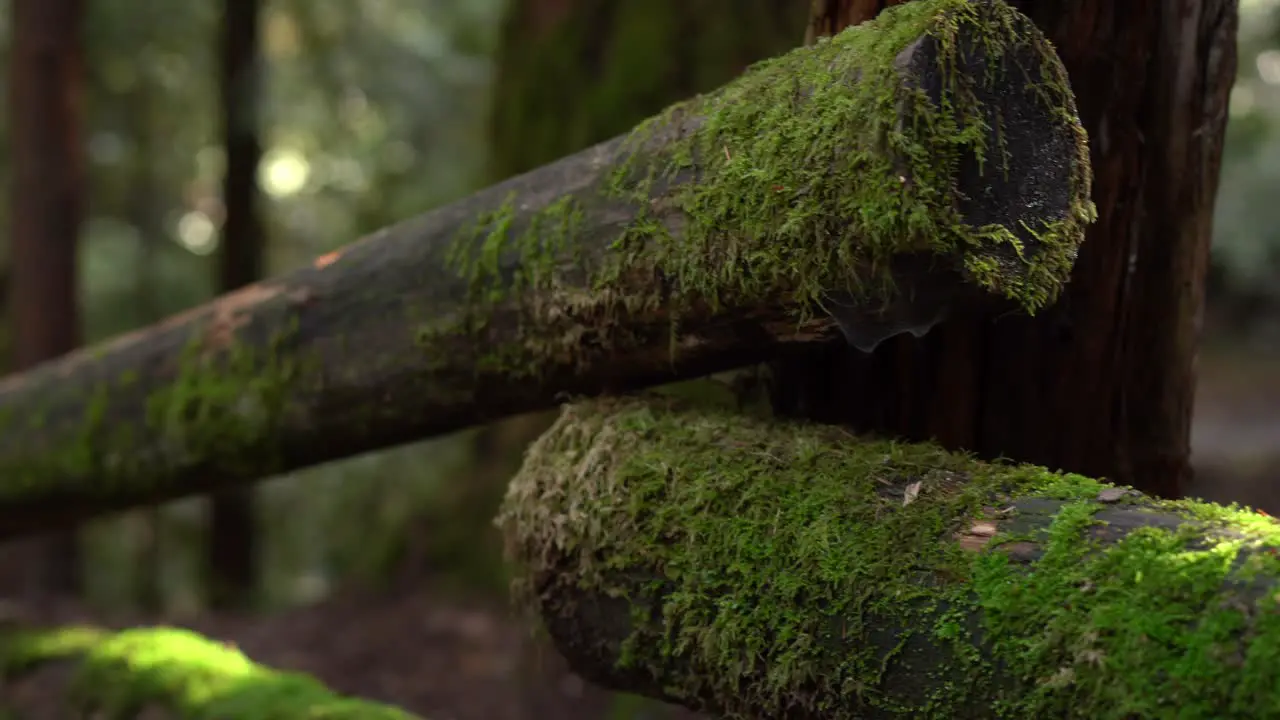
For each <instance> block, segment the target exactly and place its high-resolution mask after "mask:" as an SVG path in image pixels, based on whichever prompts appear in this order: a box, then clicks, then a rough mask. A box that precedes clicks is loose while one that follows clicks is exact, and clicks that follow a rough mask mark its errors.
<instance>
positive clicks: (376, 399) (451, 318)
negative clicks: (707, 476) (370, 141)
mask: <svg viewBox="0 0 1280 720" xmlns="http://www.w3.org/2000/svg"><path fill="white" fill-rule="evenodd" d="M1089 182H1090V180H1089V166H1088V159H1087V148H1086V143H1085V138H1084V135H1083V131H1082V130H1081V128H1080V125H1079V123H1078V122H1077V120H1076V117H1075V108H1074V105H1073V99H1072V95H1071V91H1070V88H1069V87H1068V85H1067V81H1066V77H1065V74H1064V72H1063V69H1062V66H1061V65H1060V63H1059V62H1058V60H1057V57H1056V55H1055V54H1054V52H1053V49H1052V48H1051V47H1050V46H1049V44H1048V43H1047V42H1046V41H1045V39H1044V37H1043V36H1042V35H1041V34H1040V33H1039V32H1038V31H1037V30H1036V29H1035V28H1034V27H1033V26H1032V25H1031V24H1030V22H1029V21H1027V20H1026V19H1025V18H1024V17H1023V16H1022V15H1020V14H1018V13H1016V12H1015V11H1013V10H1011V9H1010V8H1009V7H1008V6H1006V5H1004V4H1003V3H1001V2H998V1H996V0H990V1H987V0H984V1H982V2H973V3H970V2H967V1H966V0H923V1H922V2H916V3H910V4H908V5H905V6H903V7H901V8H899V9H897V10H896V11H894V12H891V13H886V14H885V16H884V17H883V18H881V19H880V20H878V21H877V22H876V23H873V24H868V25H865V26H861V27H858V28H853V29H850V30H849V31H848V32H845V33H843V34H841V35H840V36H839V37H836V38H833V39H831V40H829V41H826V42H823V43H819V44H816V45H814V46H812V47H807V48H801V49H797V50H795V51H794V52H792V53H790V54H787V55H784V56H781V57H779V58H776V59H773V60H770V61H767V62H764V63H761V64H758V65H756V66H754V67H753V68H752V69H751V70H750V71H749V72H747V73H746V74H744V75H743V76H742V77H741V78H739V79H738V80H736V81H735V82H733V83H731V84H729V85H727V86H725V87H723V88H721V89H720V90H718V91H716V92H714V93H710V94H707V95H704V96H699V97H697V98H694V99H693V100H690V101H688V102H685V103H681V104H678V105H676V106H673V107H672V108H670V109H669V110H668V111H667V112H665V113H663V114H662V115H660V116H658V117H656V118H654V119H652V120H651V121H649V122H646V123H644V124H642V125H641V126H639V127H638V128H636V129H635V130H634V131H633V132H632V133H630V134H629V135H627V136H624V137H621V138H618V139H616V140H613V141H610V142H606V143H603V144H601V145H598V146H596V147H594V148H592V149H589V150H586V151H584V152H582V153H579V154H577V155H574V156H571V157H569V158H567V159H564V160H562V161H559V162H556V163H553V164H551V165H548V166H546V167H543V168H541V169H539V170H535V171H532V172H530V173H528V174H525V175H522V176H519V177H516V178H513V179H511V180H509V181H506V182H503V183H501V184H499V185H497V186H494V187H492V188H489V189H487V190H485V191H482V192H480V193H477V194H476V195H474V196H471V197H469V198H467V199H464V200H461V201H459V202H457V203H454V204H452V205H449V206H447V207H445V208H442V209H439V210H437V211H434V212H431V213H428V214H427V215H425V216H422V217H420V218H418V219H416V220H411V221H408V222H406V223H403V224H401V225H399V226H396V227H392V228H389V229H386V230H383V231H381V232H379V233H377V234H375V235H374V236H372V237H369V238H366V239H364V240H363V241H361V242H358V243H356V244H354V245H351V246H349V247H347V248H346V249H344V250H342V251H339V252H337V253H333V254H332V255H328V256H325V257H323V258H320V259H319V260H317V262H316V263H314V265H313V266H311V267H307V268H303V269H300V270H298V271H296V272H294V273H292V274H290V275H287V276H284V277H282V278H280V279H278V280H274V281H269V282H264V283H261V284H258V285H254V286H251V287H249V288H247V289H245V290H243V291H240V292H237V293H234V294H230V295H227V296H224V297H223V298H221V299H219V300H218V301H216V302H213V303H211V304H209V305H206V306H204V307H201V308H198V309H196V310H194V311H191V312H189V313H187V314H185V315H183V316H180V317H175V318H173V319H171V320H169V321H167V322H165V323H162V324H160V325H158V326H155V327H152V328H150V329H147V330H144V331H142V332H139V333H136V334H133V335H129V336H126V337H123V338H120V339H118V340H116V341H114V342H111V343H108V344H106V345H104V346H101V347H98V348H94V349H91V350H88V351H86V352H83V353H79V354H77V355H73V356H70V357H68V358H66V359H64V360H61V361H58V362H55V363H51V364H47V365H44V366H42V367H40V368H38V369H36V370H34V371H32V372H30V373H26V374H23V375H19V376H15V377H11V378H8V379H7V380H4V381H2V382H0V536H5V535H13V534H16V533H21V532H27V531H30V530H32V529H35V528H39V527H43V526H47V525H49V524H53V523H57V522H62V521H66V520H69V519H72V518H75V517H78V516H84V515H87V514H91V513H95V512H101V511H104V510H107V509H110V508H113V507H124V506H127V505H130V504H136V503H141V502H147V501H155V500H162V499H166V498H170V497H175V496H181V495H186V494H191V493H196V492H202V491H206V490H209V489H212V488H215V487H220V486H225V485H228V484H232V483H235V482H246V481H250V480H253V479H256V478H259V477H262V476H264V475H268V474H271V473H274V472H278V471H283V470H288V469H291V468H297V467H301V466H304V465H308V464H314V463H318V462H324V461H327V460H332V459H336V458H340V457H344V456H348V455H352V454H355V453H359V452H363V451H367V450H372V449H377V448H382V447H387V446H390V445H393V444H397V443H401V442H406V441H411V440H416V439H420V438H423V437H426V436H429V435H432V434H437V433H443V432H447V431H450V430H454V429H457V428H460V427H463V426H466V425H470V424H474V423H480V422H484V421H488V420H493V419H495V418H498V417H501V416H503V415H507V414H513V413H517V412H520V411H526V410H531V409H534V408H537V407H547V406H551V405H552V404H554V402H555V398H556V397H557V396H559V395H561V394H564V393H570V394H595V393H600V392H609V391H620V390H624V389H629V388H634V387H639V386H643V385H646V384H651V383H659V382H665V381H670V380H673V379H676V378H679V377H682V376H690V375H695V374H702V373H706V372H710V371H715V370H718V369H724V368H727V367H733V366H737V365H742V364H747V363H752V362H758V361H760V360H761V359H762V358H763V357H764V356H766V355H767V354H768V353H769V352H770V351H771V349H772V348H774V347H775V346H777V345H778V344H779V343H785V342H799V341H806V340H815V339H822V338H825V337H828V336H829V335H830V333H831V331H832V328H833V324H832V321H831V320H828V319H827V318H826V315H825V314H824V313H823V312H821V310H822V309H825V310H827V311H830V312H832V313H834V314H836V316H837V317H838V318H840V319H841V323H840V324H841V326H842V328H843V329H844V330H845V332H846V334H847V335H848V336H849V337H850V338H851V339H852V340H854V341H855V342H858V343H860V344H872V343H874V342H875V341H876V340H878V339H879V338H881V337H884V336H886V335H888V334H891V333H893V332H900V331H905V330H911V331H916V332H919V331H921V330H923V329H925V328H927V327H928V326H929V325H930V324H932V323H933V322H935V321H936V320H937V318H938V317H939V315H940V314H941V313H942V312H944V311H945V309H946V307H947V306H948V305H949V304H950V303H959V302H962V301H963V300H964V299H965V297H966V293H973V294H974V295H975V296H978V297H983V298H991V297H994V298H1004V299H1006V300H1007V301H1009V302H1010V303H1011V304H1012V305H1015V306H1020V307H1021V308H1023V309H1025V310H1027V311H1031V312H1034V311H1035V310H1037V309H1038V308H1040V307H1042V306H1044V305H1045V304H1046V303H1049V302H1051V301H1052V300H1053V298H1054V297H1055V296H1056V295H1057V294H1058V292H1059V291H1060V289H1061V287H1062V285H1063V283H1064V282H1065V281H1066V278H1067V276H1068V273H1069V271H1070V268H1071V265H1072V262H1073V260H1074V257H1075V255H1076V251H1077V245H1078V244H1079V242H1080V240H1081V238H1082V237H1083V227H1084V225H1085V224H1086V223H1087V222H1088V221H1089V219H1090V218H1091V213H1092V206H1091V204H1090V202H1089ZM984 291H985V292H984Z"/></svg>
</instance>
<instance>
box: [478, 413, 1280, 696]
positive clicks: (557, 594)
mask: <svg viewBox="0 0 1280 720" xmlns="http://www.w3.org/2000/svg"><path fill="white" fill-rule="evenodd" d="M671 402H672V401H671V400H669V399H668V400H662V399H637V398H632V399H611V400H597V401H593V402H588V403H583V404H578V405H572V406H569V407H567V408H566V410H565V411H564V413H563V415H562V416H561V418H560V420H559V421H558V423H557V424H556V425H555V426H554V427H553V428H552V429H551V430H550V431H549V432H548V433H547V434H546V435H545V436H543V437H542V438H541V439H540V440H539V441H538V442H537V444H535V445H534V446H533V447H532V448H531V450H530V453H529V455H528V457H527V458H526V462H525V466H524V468H523V469H522V470H521V472H520V473H519V474H518V475H517V477H516V478H515V479H514V480H513V484H512V486H511V488H510V491H509V494H508V497H507V499H506V503H505V506H504V509H503V511H502V515H501V516H500V518H499V522H500V525H501V526H502V527H503V528H504V531H505V534H506V537H507V542H508V550H509V555H510V557H511V559H512V560H514V561H515V562H516V565H517V567H518V568H520V569H521V570H522V571H521V572H520V573H518V585H517V589H518V591H519V597H520V598H522V600H523V602H525V603H528V604H529V605H530V606H531V607H532V609H534V610H535V611H536V612H538V613H539V614H540V615H541V616H542V618H543V619H544V620H545V624H546V627H547V628H548V630H549V632H550V635H551V637H552V638H553V640H554V641H555V643H556V645H557V646H558V647H559V649H560V650H561V652H563V654H564V655H565V656H566V657H567V658H568V659H569V660H570V662H571V664H572V666H573V667H574V669H575V670H576V671H577V672H578V673H580V674H582V675H583V676H584V677H587V678H588V679H591V680H593V681H594V682H597V683H599V684H601V685H604V686H606V687H611V688H616V689H622V690H628V691H631V692H639V693H643V694H647V695H651V696H654V697H659V698H663V699H665V700H668V701H674V702H678V703H682V704H685V705H688V706H690V707H693V708H697V709H701V710H705V711H709V712H711V713H713V714H717V715H718V716H723V717H728V718H823V719H826V720H830V719H838V718H893V717H900V718H939V719H942V718H946V719H951V720H953V719H956V718H999V717H1005V718H1068V717H1070V718H1089V719H1090V720H1095V719H1099V718H1115V719H1117V720H1118V719H1121V718H1174V717H1176V718H1188V719H1192V718H1203V719H1206V720H1208V719H1209V718H1213V719H1214V720H1220V719H1230V718H1277V717H1280V557H1278V552H1280V523H1277V522H1276V521H1275V520H1273V519H1272V518H1270V517H1267V516H1265V515H1262V514H1259V513H1256V512H1252V511H1248V510H1244V509H1239V508H1235V507H1232V508H1224V507H1221V506H1216V505H1211V504H1207V503H1198V502H1191V501H1158V500H1153V499H1150V498H1148V497H1146V496H1143V495H1141V494H1139V493H1137V492H1136V491H1132V490H1130V489H1127V488H1121V487H1115V486H1111V485H1108V484H1105V483H1100V482H1097V481H1094V480H1091V479H1088V478H1085V477H1083V476H1079V475H1067V474H1056V473H1051V472H1049V471H1046V470H1044V469H1042V468H1039V467H1033V466H1025V465H1012V464H991V463H984V462H980V461H976V460H973V459H971V458H968V457H964V456H961V455H956V454H951V453H948V452H946V451H943V450H942V449H940V448H938V447H936V446H933V445H916V444H904V443H896V442H891V441H886V440H873V439H866V438H859V437H855V436H853V435H850V434H848V433H847V431H844V430H842V429H840V428H837V427H834V426H827V425H816V424H785V423H780V422H769V421H766V420H761V419H752V418H750V417H745V416H738V415H734V414H732V413H731V412H729V411H724V412H718V411H716V410H714V409H711V410H708V409H702V410H697V411H692V410H688V409H681V408H677V407H673V406H672V405H671Z"/></svg>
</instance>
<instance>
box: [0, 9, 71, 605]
mask: <svg viewBox="0 0 1280 720" xmlns="http://www.w3.org/2000/svg"><path fill="white" fill-rule="evenodd" d="M12 13H13V15H12V29H11V32H10V35H11V37H12V38H13V46H12V54H11V59H10V66H9V68H10V69H9V109H10V110H9V112H10V120H9V122H10V125H9V141H10V144H11V145H12V148H13V150H12V162H13V171H12V172H13V176H12V185H11V187H12V192H13V200H12V206H11V213H12V217H13V226H12V228H11V235H10V238H11V240H10V242H11V243H12V246H11V259H10V272H11V276H10V282H9V288H8V290H9V297H8V310H9V312H10V318H11V319H12V322H13V345H12V360H13V367H14V369H16V370H24V369H27V368H31V367H34V366H36V365H38V364H40V363H42V362H44V361H46V360H49V359H51V358H56V357H58V356H60V355H63V354H65V353H67V352H69V351H71V350H73V349H74V348H75V347H76V346H78V345H79V344H80V314H79V309H78V306H77V301H78V297H77V284H76V275H77V270H78V268H77V254H76V246H77V243H78V241H79V233H80V224H81V221H82V219H83V216H84V204H85V188H86V185H85V178H84V173H85V161H84V139H83V136H82V122H83V120H82V113H83V107H82V96H83V82H84V50H83V40H82V37H81V31H82V22H83V19H84V4H83V2H82V0H48V1H46V0H14V1H13V4H12ZM44 542H45V543H46V544H45V549H44V550H43V551H42V554H43V555H44V558H43V559H42V560H41V561H40V562H38V563H36V565H35V567H39V568H40V569H41V574H40V577H38V578H31V582H32V583H33V585H32V586H30V588H29V589H30V590H32V591H36V592H40V593H43V594H55V595H75V594H78V593H79V591H80V586H81V577H80V552H79V547H78V537H77V532H76V531H75V530H74V529H73V528H66V529H64V530H62V531H60V532H58V533H56V534H54V535H52V536H50V537H49V539H48V540H46V541H44ZM14 550H15V551H17V552H21V551H20V550H18V549H17V548H15V549H14Z"/></svg>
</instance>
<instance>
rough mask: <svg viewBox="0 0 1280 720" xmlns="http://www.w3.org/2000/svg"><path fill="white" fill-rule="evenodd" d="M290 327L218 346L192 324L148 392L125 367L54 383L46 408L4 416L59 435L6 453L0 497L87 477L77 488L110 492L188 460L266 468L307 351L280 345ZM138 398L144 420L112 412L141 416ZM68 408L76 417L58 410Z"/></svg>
mask: <svg viewBox="0 0 1280 720" xmlns="http://www.w3.org/2000/svg"><path fill="white" fill-rule="evenodd" d="M292 332H294V330H293V329H292V328H290V329H287V330H284V331H281V332H279V333H277V334H276V335H274V336H273V337H272V339H271V340H270V341H269V342H267V343H266V344H265V346H263V347H257V346H253V345H250V344H249V343H248V342H247V341H245V340H243V339H240V338H235V339H232V341H231V343H230V344H229V346H228V347H227V348H225V349H224V350H222V351H219V352H206V351H205V349H204V342H203V332H202V331H197V332H196V333H195V334H193V336H192V339H191V341H190V342H189V343H188V345H187V347H186V349H185V350H184V352H183V353H182V355H181V356H180V357H179V358H178V367H177V371H176V373H175V374H174V376H173V378H172V379H170V380H168V381H167V382H164V383H162V384H160V385H159V386H158V387H156V388H155V389H153V390H151V391H149V392H145V391H144V390H143V389H142V388H140V387H139V380H138V376H137V373H136V372H135V371H132V370H130V371H125V372H123V373H121V375H120V377H119V378H117V379H116V380H115V381H102V382H99V383H98V384H96V385H94V386H93V387H92V390H91V391H90V392H89V393H82V391H81V390H80V389H79V388H71V389H62V388H55V389H54V392H53V394H52V397H49V398H48V399H47V400H46V402H47V405H46V407H44V408H42V410H43V412H39V413H35V414H33V415H31V416H30V417H27V418H24V419H18V418H16V417H13V416H11V415H10V416H6V417H4V418H2V419H0V431H3V430H4V429H5V428H10V427H13V425H12V423H16V422H25V423H26V424H27V427H28V428H29V429H30V430H32V431H33V433H32V434H33V435H34V436H36V437H45V436H50V437H52V438H53V439H54V441H55V442H59V443H60V444H59V445H58V446H56V447H48V446H35V447H31V448H24V449H23V450H15V451H13V452H9V453H5V455H4V457H3V463H0V476H2V477H3V478H4V481H3V482H0V498H12V499H22V498H23V497H25V496H26V495H28V494H29V493H30V492H31V490H32V489H33V488H40V489H41V490H42V491H47V492H55V490H54V488H55V487H57V488H59V491H61V490H62V489H67V488H69V486H70V484H71V483H85V482H87V483H89V484H88V485H84V486H82V487H77V488H76V490H77V491H78V492H85V491H88V492H91V494H93V495H95V496H96V495H103V494H111V493H115V492H118V491H119V490H120V489H121V488H128V487H140V486H146V485H148V484H149V483H152V482H155V481H158V480H159V479H165V478H168V475H167V472H168V469H170V468H172V467H175V466H184V465H187V464H190V463H192V462H199V463H207V464H210V465H212V466H216V467H219V468H224V469H227V470H230V471H233V472H243V473H245V474H254V473H266V472H270V470H271V468H272V467H273V466H274V463H275V462H276V461H277V460H278V458H277V457H276V456H274V455H273V454H272V451H273V447H272V445H271V439H272V438H273V437H274V435H275V429H274V428H276V427H277V426H278V424H279V423H280V422H281V421H282V419H283V417H284V413H285V412H286V408H287V405H288V403H289V400H290V397H291V395H292V394H293V393H295V392H296V391H297V389H298V387H299V383H300V382H301V380H302V378H303V373H304V371H306V370H307V369H308V368H309V363H308V361H306V359H305V358H299V357H296V356H294V355H292V354H291V353H290V352H289V351H287V350H285V349H284V344H285V343H286V342H287V340H288V339H289V337H290V336H291V334H292ZM139 403H141V404H142V405H143V408H142V410H143V412H142V413H141V416H142V417H143V419H142V420H141V421H138V422H132V423H131V422H121V421H119V420H118V418H135V417H138V416H139V415H138V414H135V413H134V412H133V411H132V410H131V409H130V408H136V407H137V406H138V404H139ZM69 409H70V410H71V411H72V412H75V413H78V414H79V417H78V418H77V417H67V418H66V419H64V418H63V417H61V413H66V412H67V411H68V410H69ZM51 413H52V414H54V416H55V417H57V422H58V425H57V426H56V427H55V426H53V425H51V424H50V422H49V417H50V415H51ZM168 479H171V478H168Z"/></svg>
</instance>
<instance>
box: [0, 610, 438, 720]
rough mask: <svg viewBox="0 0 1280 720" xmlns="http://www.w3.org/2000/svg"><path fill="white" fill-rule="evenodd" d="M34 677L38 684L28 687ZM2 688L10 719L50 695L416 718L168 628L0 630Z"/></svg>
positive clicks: (154, 713)
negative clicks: (118, 630)
mask: <svg viewBox="0 0 1280 720" xmlns="http://www.w3.org/2000/svg"><path fill="white" fill-rule="evenodd" d="M40 675H43V677H41V678H37V677H36V676H40ZM37 679H39V680H41V681H42V682H41V683H40V684H39V687H33V688H32V690H31V692H29V693H28V692H24V691H23V688H22V683H24V682H26V681H28V680H30V681H35V680H37ZM0 691H3V692H0V712H4V713H14V715H13V716H14V717H48V715H45V714H43V713H47V711H48V702H49V698H50V697H61V698H64V705H65V708H64V712H63V713H60V714H59V715H58V717H111V718H132V717H139V718H141V717H145V718H158V719H160V718H172V719H173V720H180V719H185V718H225V719H228V720H229V719H230V718H272V719H273V720H291V719H292V718H297V719H298V720H304V719H305V718H319V717H323V718H332V719H333V720H346V719H348V718H350V719H351V720H420V719H419V718H418V717H417V716H416V715H411V714H409V713H407V712H404V711H403V710H400V709H399V708H395V707H391V706H388V705H382V704H380V703H374V702H368V701H364V700H359V699H355V698H350V697H344V696H341V695H338V694H336V693H334V692H331V691H330V690H329V689H327V688H326V687H325V686H324V685H322V684H321V683H320V682H318V681H317V680H316V679H315V678H312V677H311V676H309V675H303V674H301V673H288V672H281V671H278V670H273V669H271V668H268V667H265V666H262V665H259V664H257V663H255V662H253V661H252V660H250V659H248V658H247V657H245V656H244V655H243V654H242V653H241V652H240V651H239V650H237V649H235V648H233V647H228V646H226V645H223V644H221V643H218V642H214V641H212V640H209V639H206V638H204V637H202V636H200V635H198V634H196V633H193V632H191V631H189V630H183V629H179V628H165V627H159V628H135V629H130V630H123V631H120V632H109V631H106V630H101V629H98V628H94V627H63V628H48V629H42V630H32V629H23V630H18V629H10V630H4V629H0ZM29 696H30V697H29ZM28 706H32V707H28ZM6 717H8V715H7V714H6Z"/></svg>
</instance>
